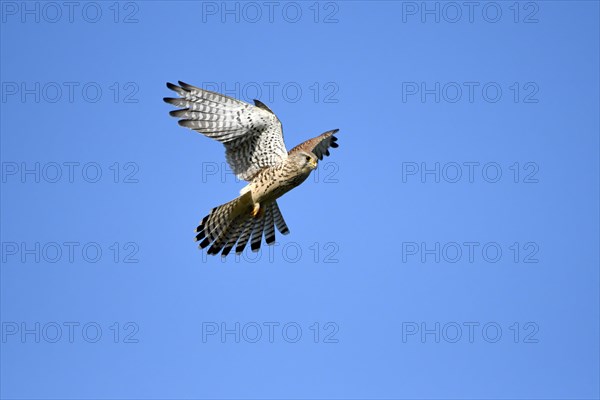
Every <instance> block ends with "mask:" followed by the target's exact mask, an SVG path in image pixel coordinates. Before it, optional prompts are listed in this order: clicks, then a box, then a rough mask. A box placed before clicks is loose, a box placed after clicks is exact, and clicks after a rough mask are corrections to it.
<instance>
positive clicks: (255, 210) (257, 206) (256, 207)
mask: <svg viewBox="0 0 600 400" xmlns="http://www.w3.org/2000/svg"><path fill="white" fill-rule="evenodd" d="M260 211H261V210H260V203H255V204H254V208H252V211H251V212H250V215H252V217H253V218H256V217H257V216H258V214H259V212H260Z"/></svg>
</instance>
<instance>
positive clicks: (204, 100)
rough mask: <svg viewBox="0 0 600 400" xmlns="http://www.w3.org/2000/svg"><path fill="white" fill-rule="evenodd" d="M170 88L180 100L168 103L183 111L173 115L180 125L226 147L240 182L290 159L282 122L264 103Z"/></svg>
mask: <svg viewBox="0 0 600 400" xmlns="http://www.w3.org/2000/svg"><path fill="white" fill-rule="evenodd" d="M167 87H168V88H169V89H171V90H173V91H175V92H176V93H177V94H178V95H179V97H177V98H169V97H166V98H165V99H164V100H165V102H167V103H169V104H173V105H174V106H177V107H180V108H181V109H179V110H174V111H171V112H170V114H171V115H172V116H174V117H177V118H179V125H181V126H185V127H186V128H190V129H193V130H195V131H197V132H200V133H202V134H203V135H205V136H208V137H209V138H212V139H215V140H218V141H219V142H221V143H223V144H224V145H225V157H226V158H227V162H228V163H229V165H230V166H231V169H232V170H233V172H234V173H235V174H236V175H237V177H238V178H240V179H244V180H247V181H249V180H251V179H252V178H253V177H254V176H255V175H256V174H257V173H258V171H260V170H261V169H263V168H265V167H270V166H274V165H277V164H279V163H281V162H282V161H283V160H285V159H286V158H287V156H288V153H287V150H286V148H285V143H284V142H283V132H282V128H281V122H280V121H279V119H278V118H277V116H276V115H275V114H274V113H273V112H272V111H271V110H269V108H268V107H267V106H265V105H264V104H263V103H261V102H260V101H258V100H254V102H255V104H256V105H255V106H253V105H250V104H248V103H245V102H243V101H240V100H237V99H234V98H232V97H229V96H225V95H222V94H219V93H215V92H210V91H208V90H204V89H200V88H197V87H195V86H192V85H188V84H187V83H184V82H181V81H179V86H177V85H174V84H172V83H167Z"/></svg>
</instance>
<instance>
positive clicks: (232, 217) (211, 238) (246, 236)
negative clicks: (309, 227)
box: [196, 192, 289, 257]
mask: <svg viewBox="0 0 600 400" xmlns="http://www.w3.org/2000/svg"><path fill="white" fill-rule="evenodd" d="M251 210H252V203H251V194H250V193H249V192H248V193H246V194H244V195H243V196H241V197H238V198H237V199H235V200H233V201H230V202H229V203H225V204H223V205H221V206H219V207H216V208H214V209H213V210H212V211H211V212H210V214H209V215H207V216H206V217H204V219H203V220H202V222H201V223H200V225H199V226H198V227H197V228H196V232H198V234H197V235H196V241H200V240H202V242H201V243H200V248H205V247H207V246H208V245H210V244H211V243H212V246H211V247H210V248H209V249H208V254H213V255H214V254H219V252H221V250H222V253H221V255H222V256H223V257H225V256H227V255H228V254H229V253H230V252H231V250H232V249H233V247H234V246H236V243H237V246H236V248H235V252H236V253H237V254H241V253H242V252H243V251H244V248H245V247H246V245H247V244H248V242H250V247H251V249H252V251H254V252H256V251H258V250H259V249H260V246H261V242H262V237H263V233H264V236H265V240H266V242H267V244H269V245H271V244H273V243H274V242H275V226H277V229H278V230H279V231H280V232H281V233H282V234H284V235H287V234H288V233H289V229H288V227H287V225H286V224H285V221H284V219H283V216H282V215H281V211H280V210H279V207H278V206H277V202H273V203H270V204H267V205H265V206H264V210H263V211H264V212H261V213H260V214H259V215H257V216H256V217H252V215H251V213H250V211H251Z"/></svg>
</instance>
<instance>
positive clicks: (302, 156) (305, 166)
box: [294, 151, 319, 172]
mask: <svg viewBox="0 0 600 400" xmlns="http://www.w3.org/2000/svg"><path fill="white" fill-rule="evenodd" d="M294 161H295V163H296V165H298V166H299V167H300V168H301V169H302V170H303V171H305V172H310V171H312V170H313V169H315V168H317V164H318V163H319V159H318V158H317V156H315V155H314V154H313V153H312V152H310V153H309V152H307V151H299V152H298V153H296V154H294Z"/></svg>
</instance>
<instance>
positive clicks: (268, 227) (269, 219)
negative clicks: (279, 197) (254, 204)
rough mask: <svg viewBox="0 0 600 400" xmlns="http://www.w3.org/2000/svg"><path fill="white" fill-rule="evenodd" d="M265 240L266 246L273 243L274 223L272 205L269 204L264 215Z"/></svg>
mask: <svg viewBox="0 0 600 400" xmlns="http://www.w3.org/2000/svg"><path fill="white" fill-rule="evenodd" d="M265 240H266V242H267V244H269V245H270V244H273V242H275V222H274V221H273V204H269V208H267V211H266V213H265Z"/></svg>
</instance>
